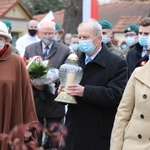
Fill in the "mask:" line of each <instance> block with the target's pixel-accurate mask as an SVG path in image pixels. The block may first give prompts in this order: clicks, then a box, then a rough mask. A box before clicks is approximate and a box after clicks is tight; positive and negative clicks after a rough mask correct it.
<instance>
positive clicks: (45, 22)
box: [38, 19, 56, 30]
mask: <svg viewBox="0 0 150 150" xmlns="http://www.w3.org/2000/svg"><path fill="white" fill-rule="evenodd" d="M43 24H49V25H53V27H54V30H56V28H55V22H53V21H51V20H48V19H44V20H42V21H40V22H39V23H38V29H39V30H41V26H42V25H43Z"/></svg>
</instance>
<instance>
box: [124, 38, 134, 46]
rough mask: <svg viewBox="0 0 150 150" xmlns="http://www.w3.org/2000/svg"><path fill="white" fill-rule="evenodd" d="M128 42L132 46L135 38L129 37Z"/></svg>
mask: <svg viewBox="0 0 150 150" xmlns="http://www.w3.org/2000/svg"><path fill="white" fill-rule="evenodd" d="M126 43H127V45H128V46H132V45H133V44H135V38H131V37H127V38H126Z"/></svg>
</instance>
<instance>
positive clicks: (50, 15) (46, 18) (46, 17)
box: [41, 10, 55, 22]
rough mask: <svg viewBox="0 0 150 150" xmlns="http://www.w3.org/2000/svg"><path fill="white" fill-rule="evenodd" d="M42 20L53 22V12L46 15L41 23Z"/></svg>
mask: <svg viewBox="0 0 150 150" xmlns="http://www.w3.org/2000/svg"><path fill="white" fill-rule="evenodd" d="M43 20H51V21H54V22H55V18H54V15H53V12H52V11H51V10H50V11H49V12H48V14H47V15H46V16H45V17H44V18H43V19H42V20H41V21H43Z"/></svg>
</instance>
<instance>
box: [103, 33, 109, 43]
mask: <svg viewBox="0 0 150 150" xmlns="http://www.w3.org/2000/svg"><path fill="white" fill-rule="evenodd" d="M102 42H104V43H105V44H107V43H108V42H109V38H108V36H107V35H103V36H102Z"/></svg>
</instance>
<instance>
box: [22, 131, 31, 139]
mask: <svg viewBox="0 0 150 150" xmlns="http://www.w3.org/2000/svg"><path fill="white" fill-rule="evenodd" d="M31 136H32V133H31V132H30V131H26V132H25V133H24V140H25V141H27V140H28V139H29V138H30V137H31Z"/></svg>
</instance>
